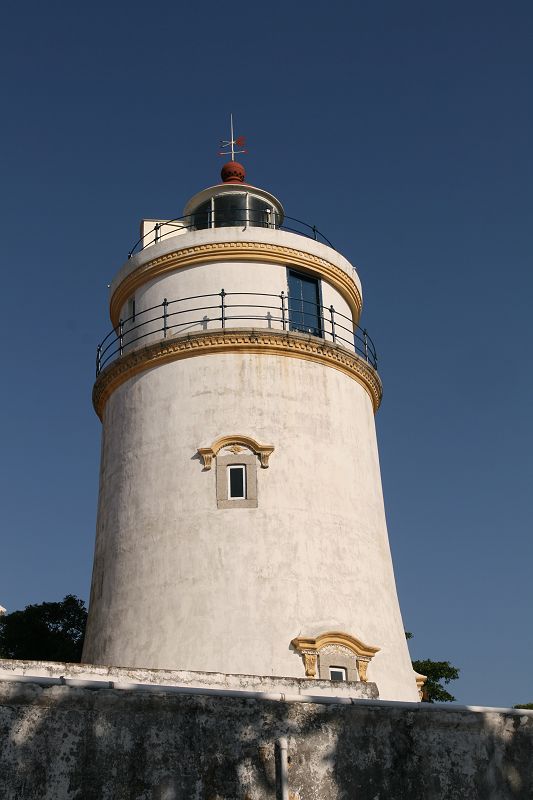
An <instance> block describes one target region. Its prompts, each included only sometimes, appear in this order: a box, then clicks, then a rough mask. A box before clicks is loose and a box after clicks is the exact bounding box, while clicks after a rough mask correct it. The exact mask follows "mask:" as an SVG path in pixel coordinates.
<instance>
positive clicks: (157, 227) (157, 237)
mask: <svg viewBox="0 0 533 800" xmlns="http://www.w3.org/2000/svg"><path fill="white" fill-rule="evenodd" d="M160 227H161V226H160V224H159V222H156V223H155V225H154V234H155V235H154V244H157V243H158V241H159V239H160V236H159V228H160Z"/></svg>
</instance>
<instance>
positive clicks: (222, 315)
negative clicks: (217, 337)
mask: <svg viewBox="0 0 533 800" xmlns="http://www.w3.org/2000/svg"><path fill="white" fill-rule="evenodd" d="M225 298H226V292H225V291H224V289H221V290H220V300H221V304H220V312H221V313H220V320H221V322H222V327H223V328H225V327H226V302H225Z"/></svg>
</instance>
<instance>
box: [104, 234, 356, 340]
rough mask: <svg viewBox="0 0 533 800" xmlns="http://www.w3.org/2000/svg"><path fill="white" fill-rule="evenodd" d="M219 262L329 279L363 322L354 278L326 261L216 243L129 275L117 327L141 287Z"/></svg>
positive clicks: (261, 246)
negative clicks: (295, 270) (246, 263)
mask: <svg viewBox="0 0 533 800" xmlns="http://www.w3.org/2000/svg"><path fill="white" fill-rule="evenodd" d="M216 261H250V262H261V263H263V264H264V263H265V262H266V263H270V264H283V265H287V266H291V267H298V269H300V270H303V271H304V272H309V273H310V274H311V275H314V276H316V277H319V278H325V279H326V280H327V281H328V283H329V284H331V286H333V287H334V288H335V289H337V291H338V292H340V294H341V295H342V296H343V297H344V299H345V300H346V302H347V303H348V305H349V306H350V310H351V312H352V316H353V321H354V322H355V323H357V322H359V317H360V316H361V309H362V307H363V300H362V297H361V293H360V291H359V288H358V287H357V285H356V284H355V282H354V281H353V280H352V278H350V276H349V275H348V274H347V273H346V272H344V270H342V269H340V267H337V266H335V264H332V263H331V262H330V261H327V260H326V259H325V258H320V257H319V256H315V255H312V254H311V253H306V252H305V251H304V250H297V249H295V248H294V247H282V246H281V245H276V244H268V243H267V242H213V243H210V244H201V245H197V246H196V247H185V248H183V249H182V250H174V251H173V252H172V253H166V254H165V255H163V256H159V257H158V258H154V259H152V260H151V261H147V262H146V264H141V265H140V266H139V267H137V269H134V270H133V271H132V272H130V273H129V275H126V277H125V278H124V280H123V281H121V282H120V283H119V285H118V286H117V288H116V289H115V291H114V292H113V296H112V297H111V305H110V313H111V321H112V323H113V326H114V327H116V326H117V325H118V323H119V320H120V310H121V308H122V306H123V305H124V303H125V302H126V301H127V300H128V298H129V297H131V296H132V295H133V294H134V292H135V291H136V289H138V288H139V286H142V285H143V284H144V283H147V282H148V281H152V280H153V279H154V278H157V277H159V276H160V275H164V274H165V273H167V272H174V271H175V270H178V269H182V268H183V267H191V266H194V265H196V264H210V263H213V262H216Z"/></svg>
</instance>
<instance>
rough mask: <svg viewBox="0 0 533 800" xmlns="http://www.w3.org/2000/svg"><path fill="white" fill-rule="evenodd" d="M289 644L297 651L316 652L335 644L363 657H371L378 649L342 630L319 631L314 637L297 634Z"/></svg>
mask: <svg viewBox="0 0 533 800" xmlns="http://www.w3.org/2000/svg"><path fill="white" fill-rule="evenodd" d="M291 644H292V646H293V647H294V648H295V650H298V652H299V653H300V652H303V651H307V652H318V651H320V650H321V649H322V648H323V647H326V646H327V645H330V644H336V645H339V646H340V647H346V648H347V649H348V650H351V651H352V653H354V654H355V655H356V656H362V657H364V658H372V657H373V656H375V655H376V653H377V652H379V650H380V648H379V647H372V646H371V645H369V644H364V643H363V642H362V641H361V640H360V639H356V638H355V636H350V634H349V633H343V632H342V631H329V632H328V633H321V634H320V636H316V637H315V638H310V637H309V638H308V637H305V636H297V637H296V638H295V639H293V640H292V642H291Z"/></svg>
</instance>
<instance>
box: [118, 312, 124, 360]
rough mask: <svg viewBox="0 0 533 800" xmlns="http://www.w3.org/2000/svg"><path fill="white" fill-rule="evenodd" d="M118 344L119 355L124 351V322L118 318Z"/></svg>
mask: <svg viewBox="0 0 533 800" xmlns="http://www.w3.org/2000/svg"><path fill="white" fill-rule="evenodd" d="M118 346H119V352H120V355H122V353H123V352H124V323H123V322H122V320H121V319H120V320H119V322H118Z"/></svg>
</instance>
